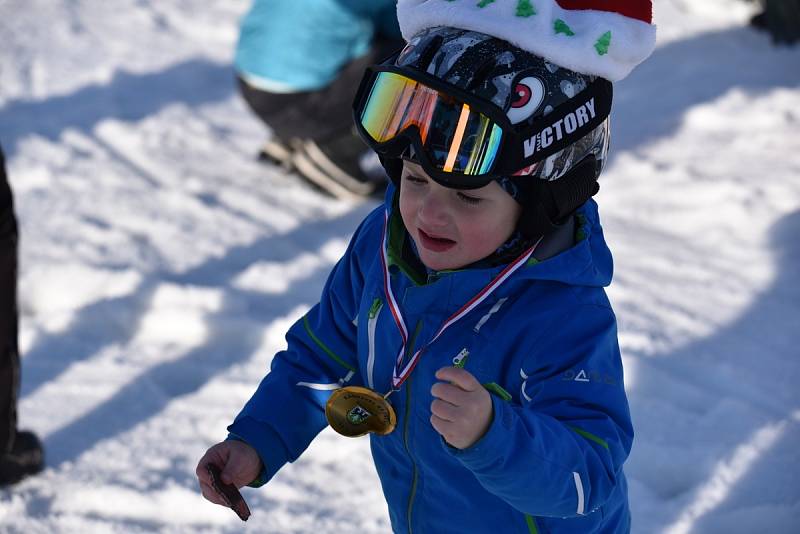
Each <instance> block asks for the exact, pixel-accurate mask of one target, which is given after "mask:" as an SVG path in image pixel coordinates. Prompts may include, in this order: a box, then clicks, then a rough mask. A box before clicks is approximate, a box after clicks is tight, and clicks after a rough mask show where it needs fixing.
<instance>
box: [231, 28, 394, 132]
mask: <svg viewBox="0 0 800 534" xmlns="http://www.w3.org/2000/svg"><path fill="white" fill-rule="evenodd" d="M403 44H404V43H403V41H401V40H396V39H383V38H381V39H376V40H375V41H374V42H373V44H372V47H371V48H370V50H369V52H368V53H367V54H365V55H363V56H361V57H358V58H356V59H354V60H353V61H351V62H350V63H347V64H346V65H345V66H344V67H343V68H342V69H341V70H340V71H339V73H338V74H337V76H336V78H335V79H334V80H333V81H332V82H331V83H330V84H329V85H327V86H326V87H323V88H322V89H319V90H317V91H304V92H298V93H285V94H282V93H271V92H268V91H263V90H261V89H258V88H255V87H252V86H250V85H248V84H247V83H246V82H245V81H244V80H242V79H241V78H239V80H238V82H239V90H240V92H241V94H242V97H243V98H244V100H245V102H246V103H247V105H248V106H249V107H250V109H251V110H252V111H253V112H254V113H255V114H256V115H257V116H258V117H259V118H260V119H261V120H262V121H263V122H264V123H265V124H267V125H268V126H269V127H270V129H272V131H273V133H274V134H275V135H276V136H278V137H279V138H280V139H282V140H283V141H288V140H290V139H292V138H301V139H313V140H315V141H323V140H326V139H330V138H331V137H332V136H333V135H337V134H340V133H341V132H342V131H346V130H349V129H350V128H351V127H352V126H353V98H354V97H355V94H356V90H357V89H358V85H359V83H360V82H361V78H362V77H363V75H364V69H366V68H367V67H368V66H369V65H372V64H374V63H377V62H379V61H381V60H383V59H384V58H386V57H387V56H389V55H391V54H392V53H393V52H395V51H397V50H398V49H400V48H401V47H402V46H403Z"/></svg>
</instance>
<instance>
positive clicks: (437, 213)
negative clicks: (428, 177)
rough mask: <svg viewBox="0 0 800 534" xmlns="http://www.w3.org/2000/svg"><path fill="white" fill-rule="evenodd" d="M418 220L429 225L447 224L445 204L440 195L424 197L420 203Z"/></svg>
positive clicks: (432, 194)
mask: <svg viewBox="0 0 800 534" xmlns="http://www.w3.org/2000/svg"><path fill="white" fill-rule="evenodd" d="M419 217H420V219H421V220H422V221H423V222H425V223H427V224H429V225H432V226H433V225H438V226H441V225H443V224H445V223H446V222H447V203H446V202H445V199H444V198H442V197H441V195H437V194H435V193H431V194H428V195H425V198H424V199H423V200H422V202H421V203H420V208H419Z"/></svg>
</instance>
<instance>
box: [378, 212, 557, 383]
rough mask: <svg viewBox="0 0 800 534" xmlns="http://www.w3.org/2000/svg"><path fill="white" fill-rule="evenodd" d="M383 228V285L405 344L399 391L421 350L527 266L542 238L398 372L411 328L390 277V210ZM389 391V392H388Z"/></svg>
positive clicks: (394, 376)
mask: <svg viewBox="0 0 800 534" xmlns="http://www.w3.org/2000/svg"><path fill="white" fill-rule="evenodd" d="M383 222H384V227H383V240H382V242H381V248H382V250H381V252H382V254H381V264H382V265H383V287H384V291H385V292H386V300H387V301H388V303H389V309H390V310H391V312H392V318H394V322H395V324H396V325H397V329H398V330H400V337H402V339H403V344H402V346H401V347H400V352H399V353H398V354H397V359H396V360H395V364H394V371H392V391H390V392H389V393H391V392H393V391H397V390H399V389H400V386H401V385H402V384H403V382H405V381H406V379H407V378H408V377H409V376H410V375H411V371H413V370H414V367H416V365H417V362H418V361H419V357H420V356H421V355H422V352H423V351H424V350H425V349H426V348H428V346H430V345H431V344H432V343H433V342H434V341H436V340H437V339H438V338H439V336H441V335H442V333H443V332H444V331H445V330H447V329H448V328H449V327H451V326H452V325H453V324H454V323H455V322H456V321H458V320H459V319H461V318H462V317H464V316H466V315H467V314H468V313H469V312H471V311H472V310H474V309H475V308H477V307H478V306H479V305H480V304H481V303H482V302H483V301H484V300H486V299H487V298H488V297H489V295H491V294H492V293H493V292H494V290H495V289H497V288H498V287H500V285H501V284H502V283H503V282H505V281H506V280H507V279H508V278H509V277H510V276H511V275H512V274H514V273H515V272H516V271H517V270H518V269H519V268H520V267H522V266H523V265H525V262H527V261H528V259H530V257H531V255H533V251H534V250H535V249H536V246H537V245H538V244H539V242H540V241H541V238H539V240H538V241H536V243H534V244H533V246H531V247H530V248H528V249H527V250H526V251H525V252H523V253H522V254H521V255H520V256H519V257H518V258H517V259H515V260H514V261H513V262H511V263H509V264H508V265H507V266H506V267H505V269H503V270H502V271H500V273H499V274H498V275H497V276H495V277H494V279H493V280H492V281H491V282H489V284H488V285H487V286H486V287H484V288H483V289H481V290H480V291H479V292H478V293H477V294H476V295H475V296H474V297H472V298H471V299H470V300H469V302H467V303H466V304H464V305H463V306H461V308H459V309H458V310H457V311H456V312H455V313H453V315H451V316H450V317H448V318H447V319H446V320H445V321H444V323H442V325H441V326H440V327H439V330H437V331H436V334H435V335H434V336H433V338H432V339H431V340H430V341H428V342H427V343H426V344H425V345H424V346H422V347H421V348H419V349H418V350H417V351H416V352H415V353H414V355H413V356H412V357H411V358H410V359H409V361H408V362H407V363H406V364H405V366H403V368H402V369H400V372H399V373H398V368H399V367H400V366H401V365H402V363H403V355H404V354H405V352H406V345H407V344H408V329H407V328H406V324H405V320H404V319H403V314H402V313H401V312H400V306H398V305H397V301H396V300H395V297H394V293H393V292H392V284H391V279H390V276H389V253H388V247H387V245H386V241H387V238H388V234H389V212H388V210H387V211H386V212H385V213H384V219H383ZM389 393H387V395H389Z"/></svg>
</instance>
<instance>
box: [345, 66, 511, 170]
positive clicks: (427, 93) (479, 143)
mask: <svg viewBox="0 0 800 534" xmlns="http://www.w3.org/2000/svg"><path fill="white" fill-rule="evenodd" d="M361 125H362V126H363V128H364V130H365V131H366V132H367V134H368V135H369V136H370V137H371V138H372V140H373V141H375V142H376V143H385V142H387V141H391V140H392V139H394V138H396V137H397V136H398V135H400V134H402V133H403V132H404V131H406V130H407V129H408V128H410V127H412V126H413V127H416V128H417V130H418V131H419V136H420V141H421V142H422V148H423V150H424V151H425V154H426V156H427V158H428V160H429V161H430V162H431V163H432V164H433V165H434V166H436V168H438V169H439V170H441V171H444V172H452V173H461V174H467V175H480V174H486V173H488V172H489V171H490V170H491V168H492V165H493V163H494V161H495V159H496V157H497V155H498V153H499V152H500V147H501V144H502V139H503V130H502V129H501V128H500V127H499V126H498V125H497V124H495V123H494V121H492V120H491V119H490V118H489V117H487V116H486V115H484V114H482V113H480V112H477V111H474V110H472V109H470V107H469V105H468V104H465V103H462V102H459V101H458V100H456V99H454V98H453V97H451V96H449V95H447V94H444V93H441V92H439V91H437V90H435V89H432V88H430V87H427V86H425V85H423V84H422V83H420V82H417V81H416V80H412V79H410V78H407V77H405V76H402V75H400V74H396V73H393V72H379V73H378V74H377V75H376V77H375V80H374V81H373V84H372V88H371V89H370V93H369V96H368V97H367V99H366V102H365V103H364V106H363V109H362V111H361Z"/></svg>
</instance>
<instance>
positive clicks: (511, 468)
mask: <svg viewBox="0 0 800 534" xmlns="http://www.w3.org/2000/svg"><path fill="white" fill-rule="evenodd" d="M610 107H611V83H610V82H608V81H607V80H605V79H603V78H601V77H599V76H594V75H587V74H581V73H578V72H574V71H571V70H569V69H565V68H561V67H558V66H556V65H554V64H552V63H551V62H549V61H547V60H545V59H543V58H541V57H539V56H537V55H535V54H532V53H530V52H528V51H526V50H522V49H520V48H517V47H516V46H514V45H512V44H510V43H508V42H507V41H504V40H501V39H498V38H495V37H492V36H490V35H486V34H482V33H478V32H475V31H468V30H461V29H455V28H449V27H433V28H427V29H424V30H423V31H420V32H419V33H417V34H416V35H414V36H412V37H411V38H410V39H409V43H408V45H407V46H406V47H405V49H404V50H403V51H402V52H400V53H399V54H397V55H395V56H394V57H392V58H390V59H388V60H387V61H386V62H385V63H383V64H381V65H377V66H375V67H372V68H370V69H368V70H367V72H366V74H365V76H364V79H363V81H362V84H361V87H360V90H359V92H358V94H357V96H356V101H355V117H356V123H357V127H358V130H359V133H360V134H361V135H362V136H363V138H364V139H365V140H366V141H367V143H368V144H369V145H370V146H371V147H372V148H373V149H374V150H376V152H378V153H379V154H380V156H381V158H382V161H383V163H384V165H385V167H386V171H387V173H388V174H389V176H390V178H391V182H392V185H391V186H390V187H389V189H388V190H387V193H386V196H385V202H384V205H382V206H380V207H378V208H376V209H375V210H374V211H373V212H372V213H371V214H370V215H368V216H367V217H366V219H365V220H364V221H363V222H362V224H361V225H360V226H359V228H358V229H357V230H356V231H355V234H354V235H353V237H352V239H351V241H350V244H349V246H348V248H347V250H346V252H345V253H344V256H343V257H342V258H341V260H340V261H339V262H338V263H337V265H336V266H335V267H334V269H333V271H332V272H331V274H330V276H329V278H328V280H327V282H326V284H325V286H324V288H323V290H322V295H321V297H320V301H319V303H318V304H316V305H315V306H313V307H312V308H311V309H310V310H309V311H308V313H306V314H305V316H303V317H302V318H301V319H300V320H298V321H297V322H296V323H295V324H294V325H293V326H292V327H291V328H290V329H289V331H288V333H287V336H286V340H287V348H286V350H284V351H282V352H280V353H278V354H276V355H275V357H274V359H273V361H272V364H271V369H270V372H269V373H268V374H267V375H266V376H265V377H264V378H263V380H262V381H261V383H260V385H259V386H258V389H257V390H256V392H255V393H254V395H253V396H252V398H251V399H250V400H249V401H248V402H247V404H246V405H245V406H244V408H243V409H242V411H241V412H240V413H239V415H238V416H237V417H236V419H235V420H234V422H233V423H232V424H231V425H230V426H229V427H228V431H229V435H228V439H226V440H225V441H223V442H221V443H218V444H216V445H214V446H212V447H211V448H210V449H209V450H208V451H207V452H206V454H205V455H204V456H203V458H202V459H201V460H200V462H199V463H198V466H197V476H198V479H199V482H200V486H201V490H202V493H203V495H204V496H205V497H206V498H207V499H208V500H210V501H212V502H214V503H217V504H222V505H225V504H226V502H225V500H224V499H223V498H222V497H221V496H220V495H219V494H218V493H217V491H216V490H215V488H214V483H213V482H212V480H211V478H210V476H209V474H208V467H209V465H213V466H216V467H218V468H219V469H220V470H221V482H222V483H225V484H233V485H235V486H236V487H242V486H244V485H251V486H254V487H258V486H261V485H263V484H265V483H267V482H268V481H269V480H270V479H271V478H272V477H273V476H274V475H275V473H276V472H277V471H278V470H279V469H281V467H282V466H284V465H285V464H286V463H287V462H292V461H294V460H296V459H297V458H298V457H299V456H300V455H301V454H302V453H303V451H304V450H305V449H306V448H307V447H308V445H309V444H310V442H311V441H312V440H313V439H314V437H315V436H316V435H317V434H318V433H319V432H320V431H321V430H323V429H324V428H325V427H326V426H327V425H329V424H330V425H331V426H332V427H333V428H334V430H336V431H337V432H340V433H342V434H344V435H346V436H359V435H364V434H369V439H370V445H371V451H372V456H373V460H374V462H375V465H376V468H377V472H378V475H379V477H380V481H381V485H382V489H383V492H384V495H385V497H386V501H387V503H388V508H389V516H390V520H391V525H392V529H393V531H394V532H398V533H405V532H408V533H411V532H414V533H436V534H439V533H450V532H453V533H463V532H476V533H477V532H481V533H483V532H504V533H506V532H518V533H531V532H536V533H542V532H546V533H581V534H587V533H626V532H629V531H630V512H629V506H628V497H627V483H626V479H625V475H624V472H623V464H624V462H625V460H626V458H627V457H628V453H629V451H630V448H631V444H632V440H633V428H632V424H631V419H630V414H629V410H628V403H627V399H626V394H625V388H624V376H623V368H622V362H621V357H620V350H619V345H618V341H617V326H616V319H615V315H614V312H613V310H612V308H611V305H610V303H609V301H608V298H607V296H606V293H605V290H604V287H605V286H607V285H608V284H609V283H610V281H611V277H612V257H611V253H610V251H609V248H608V246H607V245H606V242H605V240H604V237H603V230H602V227H601V225H600V221H599V216H598V208H597V204H596V203H595V202H594V201H593V200H592V199H591V197H592V196H593V195H594V193H596V192H597V178H598V176H599V174H600V172H601V170H602V168H603V165H604V163H605V161H606V157H607V151H608V135H609V129H608V116H609V112H610ZM520 171H522V172H520ZM355 527H357V525H356V526H355Z"/></svg>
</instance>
